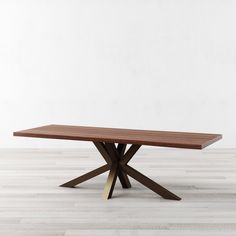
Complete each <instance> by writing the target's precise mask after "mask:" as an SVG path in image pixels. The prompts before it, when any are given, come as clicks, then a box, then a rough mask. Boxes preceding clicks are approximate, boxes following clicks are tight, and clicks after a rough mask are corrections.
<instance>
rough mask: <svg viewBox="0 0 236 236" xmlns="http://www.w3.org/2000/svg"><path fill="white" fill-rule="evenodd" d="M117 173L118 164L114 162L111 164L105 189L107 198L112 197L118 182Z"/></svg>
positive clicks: (105, 197) (104, 195)
mask: <svg viewBox="0 0 236 236" xmlns="http://www.w3.org/2000/svg"><path fill="white" fill-rule="evenodd" d="M117 175H118V165H117V164H114V165H112V166H111V169H110V172H109V175H108V178H107V182H106V185H105V188H104V191H103V198H104V199H106V200H107V199H109V198H111V197H112V193H113V190H114V187H115V184H116V179H117Z"/></svg>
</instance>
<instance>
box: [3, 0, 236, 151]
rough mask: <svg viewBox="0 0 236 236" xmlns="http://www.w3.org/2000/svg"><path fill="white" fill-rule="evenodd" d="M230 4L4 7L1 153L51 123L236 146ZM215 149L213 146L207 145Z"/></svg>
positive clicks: (210, 0)
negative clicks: (206, 136) (189, 136)
mask: <svg viewBox="0 0 236 236" xmlns="http://www.w3.org/2000/svg"><path fill="white" fill-rule="evenodd" d="M235 12H236V1H230V0H198V1H196V0H121V1H117V0H83V1H81V0H64V1H62V0H40V1H39V0H28V1H23V0H15V1H13V0H0V108H1V114H0V147H61V146H62V147H84V146H86V145H88V144H87V143H84V142H80V143H77V142H68V141H53V140H40V139H28V138H17V137H12V132H13V131H15V130H20V129H25V128H31V127H34V126H39V125H45V124H51V123H57V124H74V125H91V126H108V127H124V128H142V129H157V130H176V131H196V132H214V133H222V134H223V135H224V139H223V140H222V141H220V142H218V143H217V144H215V145H214V147H235V145H236V30H235V22H236V14H235ZM212 147H213V146H212Z"/></svg>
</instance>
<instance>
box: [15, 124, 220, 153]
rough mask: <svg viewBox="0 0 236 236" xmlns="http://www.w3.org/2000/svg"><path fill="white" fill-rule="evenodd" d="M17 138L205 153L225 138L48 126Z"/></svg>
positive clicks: (168, 132)
mask: <svg viewBox="0 0 236 236" xmlns="http://www.w3.org/2000/svg"><path fill="white" fill-rule="evenodd" d="M14 136H23V137H35V138H50V139H68V140H81V141H93V142H110V143H124V144H139V145H150V146H160V147H175V148H189V149H203V148H205V147H206V146H208V145H210V144H212V143H214V142H216V141H217V140H219V139H221V138H222V135H220V134H208V133H189V132H171V131H153V130H134V129H118V128H101V127H87V126H70V125H47V126H42V127H37V128H33V129H28V130H22V131H18V132H14Z"/></svg>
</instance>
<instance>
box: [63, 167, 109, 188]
mask: <svg viewBox="0 0 236 236" xmlns="http://www.w3.org/2000/svg"><path fill="white" fill-rule="evenodd" d="M109 169H110V167H109V165H108V164H106V165H104V166H101V167H99V168H97V169H95V170H92V171H90V172H88V173H86V174H84V175H81V176H79V177H78V178H75V179H72V180H71V181H69V182H67V183H64V184H62V185H60V187H70V188H73V187H75V186H76V185H78V184H80V183H82V182H84V181H86V180H89V179H91V178H93V177H95V176H97V175H100V174H102V173H104V172H106V171H108V170H109Z"/></svg>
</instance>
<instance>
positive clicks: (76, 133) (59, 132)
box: [14, 125, 222, 200]
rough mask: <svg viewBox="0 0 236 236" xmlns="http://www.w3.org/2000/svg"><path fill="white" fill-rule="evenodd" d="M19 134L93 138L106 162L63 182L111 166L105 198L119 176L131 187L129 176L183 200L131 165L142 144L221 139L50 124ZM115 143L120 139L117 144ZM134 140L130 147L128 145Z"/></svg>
mask: <svg viewBox="0 0 236 236" xmlns="http://www.w3.org/2000/svg"><path fill="white" fill-rule="evenodd" d="M14 135H15V136H24V137H38V138H51V139H69V140H84V141H92V142H93V143H94V145H95V147H96V148H97V149H98V151H99V152H100V154H101V156H102V157H103V158H104V160H105V161H106V164H105V165H103V166H101V167H99V168H97V169H95V170H93V171H90V172H88V173H87V174H84V175H82V176H80V177H77V178H75V179H73V180H71V181H69V182H66V183H64V184H62V185H61V187H75V186H76V185H78V184H80V183H82V182H84V181H87V180H89V179H91V178H94V177H95V176H97V175H100V174H102V173H104V172H106V171H108V170H109V174H108V178H107V182H106V184H105V188H104V191H103V198H104V199H109V198H111V197H112V194H113V190H114V187H115V184H116V180H117V177H118V178H119V180H120V182H121V185H122V187H123V188H130V187H131V184H130V181H129V178H128V176H130V177H132V178H133V179H135V180H137V181H138V182H140V183H141V184H143V185H144V186H146V187H147V188H149V189H151V190H152V191H154V192H155V193H157V194H159V195H160V196H162V197H163V198H165V199H171V200H181V198H180V197H178V196H177V195H175V194H174V193H172V192H170V191H169V190H167V189H165V188H164V187H162V186H161V185H159V184H157V183H156V182H154V181H153V180H151V179H149V178H148V177H146V176H145V175H143V174H142V173H140V172H138V171H137V170H135V169H134V168H132V167H131V166H129V165H128V162H129V161H130V160H131V158H132V157H133V156H134V155H135V153H136V152H137V151H138V150H139V148H140V147H141V145H153V146H164V147H176V148H192V149H202V148H204V147H206V146H208V145H210V144H211V143H213V142H215V141H217V140H219V139H221V137H222V136H221V135H219V134H202V133H184V132H166V131H147V130H131V129H111V128H93V127H83V126H64V125H49V126H43V127H39V128H34V129H30V130H24V131H19V132H15V133H14ZM115 143H118V144H117V145H116V144H115ZM127 144H131V146H130V148H129V149H128V150H127V151H126V145H127Z"/></svg>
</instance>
